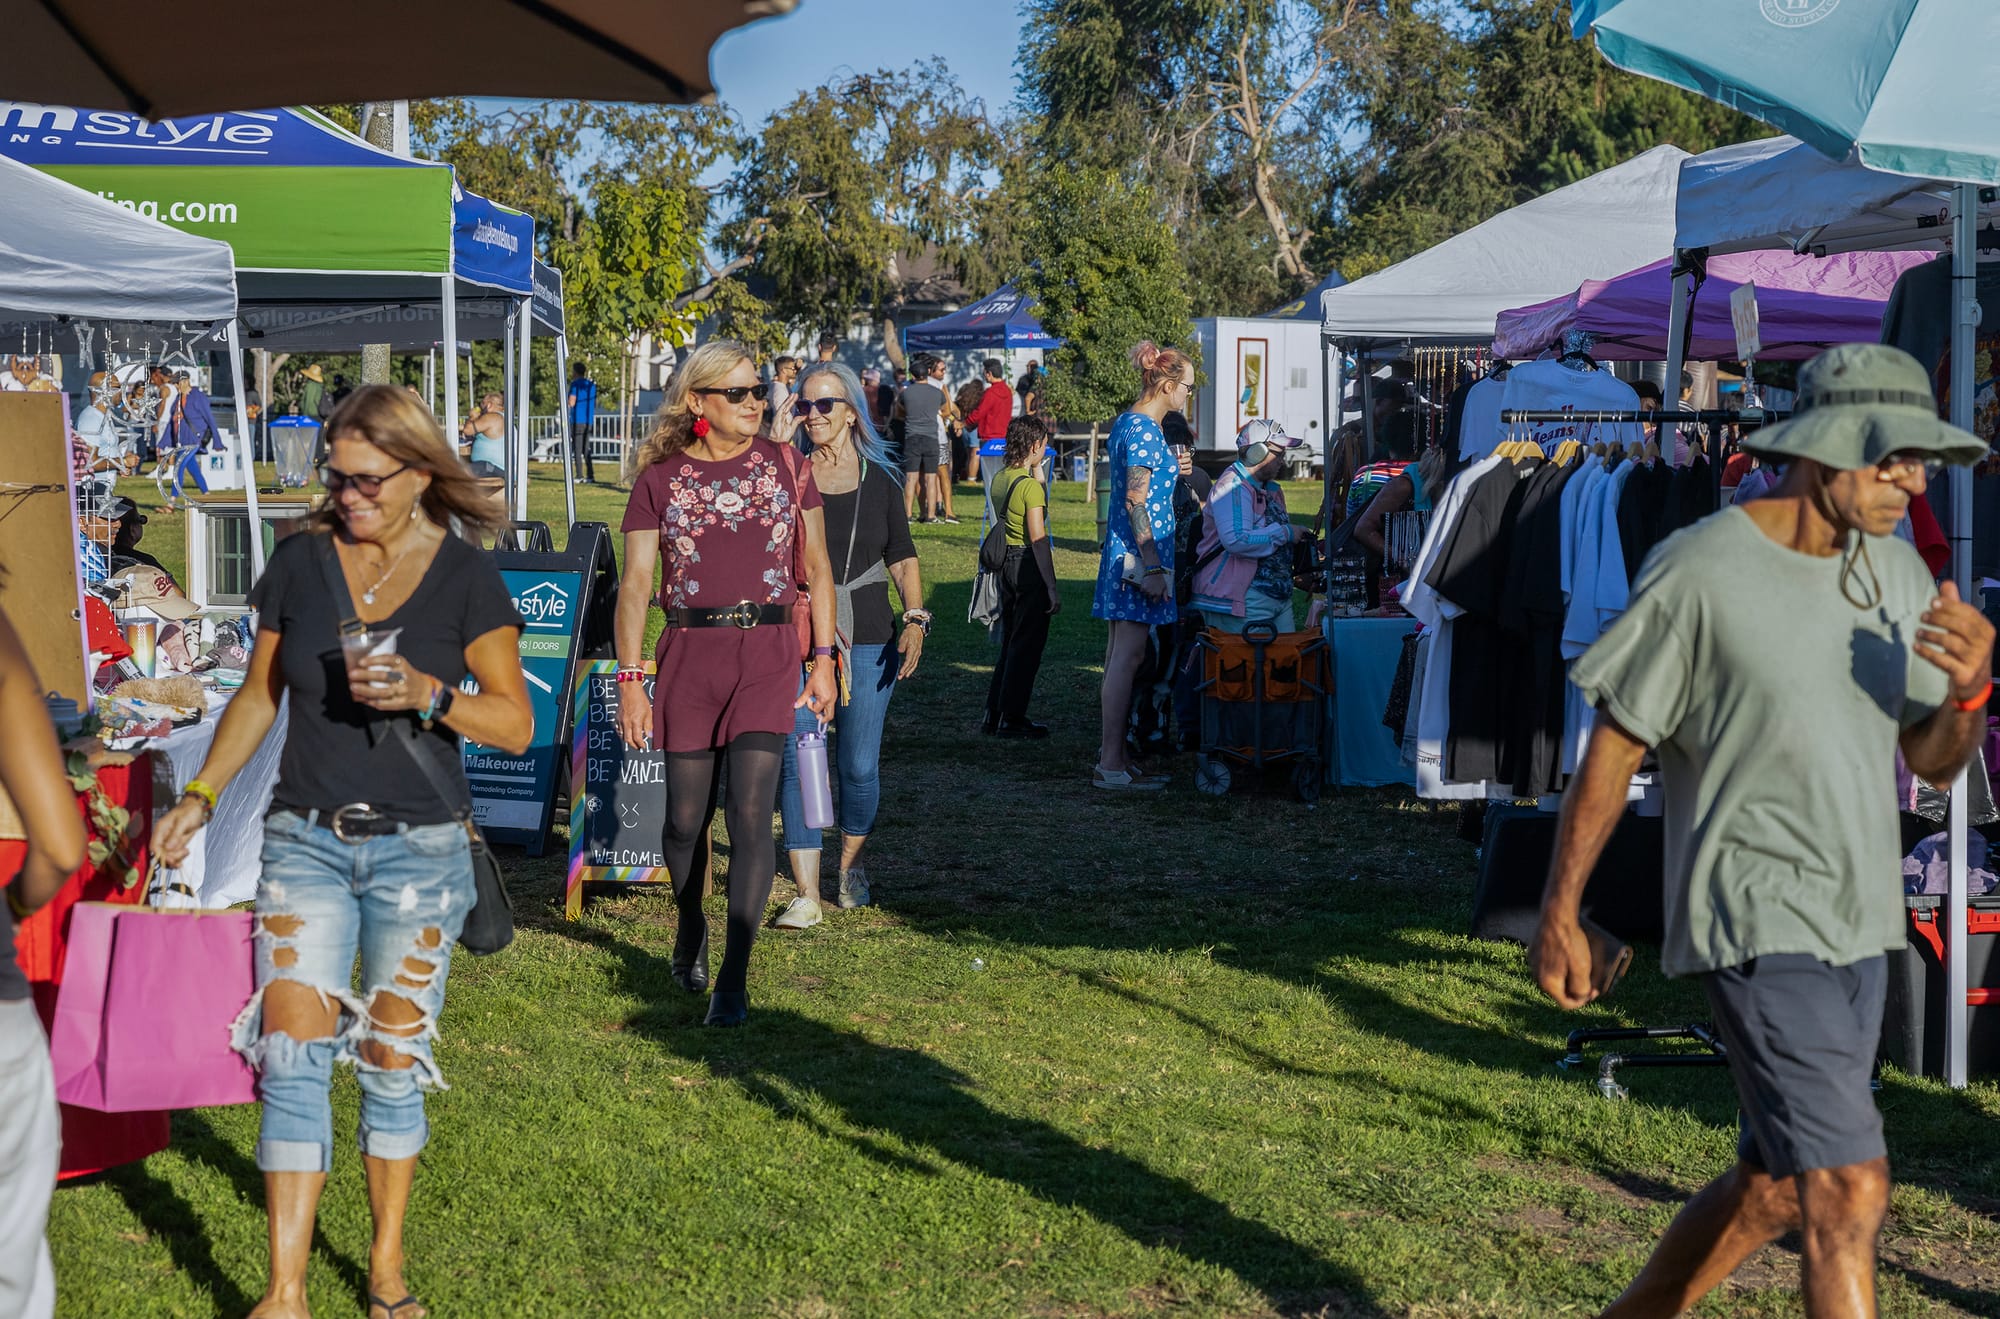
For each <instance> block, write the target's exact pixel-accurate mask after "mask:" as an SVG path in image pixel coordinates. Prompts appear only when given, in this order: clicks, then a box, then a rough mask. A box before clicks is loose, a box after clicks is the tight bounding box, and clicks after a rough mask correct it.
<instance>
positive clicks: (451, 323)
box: [439, 271, 458, 453]
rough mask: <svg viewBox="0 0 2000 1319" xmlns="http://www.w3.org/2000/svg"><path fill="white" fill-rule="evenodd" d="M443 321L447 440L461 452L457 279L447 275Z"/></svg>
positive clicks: (442, 356) (444, 289) (442, 283)
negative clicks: (459, 442)
mask: <svg viewBox="0 0 2000 1319" xmlns="http://www.w3.org/2000/svg"><path fill="white" fill-rule="evenodd" d="M441 295H442V298H443V307H442V309H441V312H440V314H441V315H442V316H443V318H444V327H443V328H444V347H443V349H442V351H441V352H440V353H439V356H440V357H441V358H442V359H443V360H444V438H445V442H446V443H447V444H449V445H451V448H452V452H453V453H456V452H458V277H457V276H456V275H454V274H452V273H451V272H449V271H447V272H445V276H444V279H443V280H442V281H441Z"/></svg>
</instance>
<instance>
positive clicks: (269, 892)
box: [231, 810, 474, 1172]
mask: <svg viewBox="0 0 2000 1319" xmlns="http://www.w3.org/2000/svg"><path fill="white" fill-rule="evenodd" d="M473 894H474V890H473V883H472V853H471V850H470V848H469V847H468V845H467V842H466V838H465V831H464V830H463V829H461V828H460V827H459V826H458V825H456V824H434V825H423V826H417V827H412V828H410V829H408V830H406V831H404V832H402V833H397V834H389V835H387V836H385V837H381V838H365V839H362V840H361V841H359V842H356V843H343V842H341V841H340V840H339V839H338V838H336V837H334V835H333V831H332V830H330V829H327V828H324V827H322V826H319V825H315V824H310V823H308V822H307V820H306V817H304V816H302V815H298V814H296V813H294V812H291V811H282V810H281V811H277V812H274V813H273V814H272V815H271V817H270V818H269V819H268V820H266V821H265V822H264V875H263V878H262V879H261V880H259V881H258V884H257V920H256V939H255V945H256V965H257V992H256V994H255V995H253V996H252V997H251V999H250V1003H249V1005H248V1006H247V1007H245V1008H244V1009H243V1015H242V1016H240V1017H238V1018H237V1019H236V1025H235V1027H234V1032H233V1035H232V1039H231V1043H232V1044H233V1045H234V1046H235V1048H236V1051H237V1052H238V1053H240V1054H242V1055H243V1057H244V1059H245V1060H246V1061H248V1062H249V1064H250V1065H251V1066H252V1067H254V1068H256V1069H257V1072H258V1083H257V1092H258V1096H259V1097H260V1098H261V1099H262V1100H263V1101H264V1113H263V1123H262V1129H261V1131H260V1132H259V1136H258V1141H257V1166H258V1167H259V1168H261V1169H263V1170H264V1171H265V1172H327V1171H330V1170H331V1168H332V1166H333V1109H332V1107H331V1106H330V1105H329V1104H328V1102H327V1090H328V1087H329V1086H331V1085H332V1083H333V1067H334V1064H335V1063H343V1062H344V1063H351V1064H353V1065H354V1068H355V1071H356V1072H357V1073H358V1076H359V1079H360V1082H361V1152H362V1153H363V1154H369V1155H373V1156H374V1157H376V1158H378V1159H407V1158H412V1157H414V1156H415V1155H416V1154H417V1153H418V1152H419V1151H421V1150H422V1149H423V1148H424V1144H425V1142H426V1141H427V1140H428V1139H429V1136H430V1127H429V1125H428V1124H427V1123H426V1122H425V1120H424V1097H423V1091H425V1090H442V1089H444V1088H445V1084H444V1077H443V1076H442V1075H441V1074H440V1073H439V1071H438V1066H437V1062H436V1060H435V1059H433V1058H432V1056H431V1041H432V1040H434V1039H436V1038H437V1017H438V1013H439V1012H440V1011H442V1010H443V1008H444V979H445V972H446V971H447V970H448V969H449V968H450V966H451V947H452V944H453V943H454V942H455V941H456V940H457V938H458V934H459V931H460V930H462V929H463V928H464V927H465V915H466V912H467V911H469V910H470V909H471V907H472V901H473ZM357 952H358V953H359V954H360V956H361V984H362V986H363V990H362V993H361V994H356V993H355V992H354V958H355V954H356V953H357ZM278 980H285V981H291V982H293V983H296V984H303V985H310V986H312V988H314V989H316V990H318V991H319V993H320V996H321V1001H322V1002H325V1001H327V1000H331V1001H332V1002H334V1003H337V1004H339V1006H340V1016H339V1021H338V1024H337V1025H336V1026H335V1028H334V1033H333V1034H332V1035H330V1036H327V1037H325V1038H322V1039H313V1040H296V1039H293V1038H292V1037H291V1036H290V1035H287V1034H284V1033H283V1032H271V1033H268V1034H267V1033H266V1032H265V1030H264V1011H263V1009H264V991H265V989H266V988H267V987H268V986H269V985H270V984H271V983H272V982H273V981H278ZM377 995H386V996H390V997H394V998H400V999H403V1000H405V1001H407V1002H408V1003H410V1004H411V1005H412V1006H414V1007H415V1008H416V1009H417V1011H418V1012H419V1013H420V1014H421V1017H420V1019H419V1020H418V1022H417V1023H416V1024H415V1025H414V1026H399V1025H387V1024H384V1023H382V1022H380V1021H378V1020H377V1019H376V1018H375V1016H374V1015H373V1014H372V1013H371V1012H370V1011H369V1006H370V1004H371V1003H372V1002H373V1001H374V1000H375V998H376V996H377ZM364 1042H372V1043H374V1044H375V1045H377V1046H378V1048H386V1049H388V1050H390V1051H392V1052H394V1053H398V1054H401V1055H403V1056H404V1057H406V1058H409V1059H410V1060H411V1065H410V1066H408V1067H405V1068H385V1067H378V1066H376V1065H374V1064H373V1063H370V1062H369V1061H368V1060H367V1059H366V1058H364V1057H363V1056H362V1053H361V1046H362V1044H363V1043H364Z"/></svg>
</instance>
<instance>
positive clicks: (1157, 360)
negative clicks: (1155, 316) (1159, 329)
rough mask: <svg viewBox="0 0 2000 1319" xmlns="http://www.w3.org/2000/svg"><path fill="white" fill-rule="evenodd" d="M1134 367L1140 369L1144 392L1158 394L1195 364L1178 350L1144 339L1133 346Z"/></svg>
mask: <svg viewBox="0 0 2000 1319" xmlns="http://www.w3.org/2000/svg"><path fill="white" fill-rule="evenodd" d="M1132 365H1133V366H1136V367H1138V368H1139V379H1140V382H1141V383H1142V385H1143V386H1144V390H1143V392H1144V393H1147V394H1156V393H1158V392H1159V391H1160V390H1161V389H1162V388H1163V387H1164V386H1165V385H1166V384H1167V382H1168V381H1170V380H1179V379H1180V378H1181V377H1182V376H1183V375H1185V374H1186V373H1187V369H1188V368H1189V367H1190V366H1192V365H1194V363H1193V361H1192V359H1190V358H1189V357H1188V355H1187V354H1186V353H1184V352H1181V351H1180V350H1179V349H1177V348H1162V347H1160V346H1159V345H1158V344H1156V343H1154V342H1153V341H1152V340H1151V339H1143V340H1141V341H1140V342H1139V343H1137V344H1135V345H1133V348H1132Z"/></svg>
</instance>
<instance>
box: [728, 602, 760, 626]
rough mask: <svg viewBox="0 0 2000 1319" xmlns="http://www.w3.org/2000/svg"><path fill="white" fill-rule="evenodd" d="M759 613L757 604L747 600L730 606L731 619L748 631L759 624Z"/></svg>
mask: <svg viewBox="0 0 2000 1319" xmlns="http://www.w3.org/2000/svg"><path fill="white" fill-rule="evenodd" d="M757 613H758V610H757V606H756V605H753V604H751V603H750V602H749V601H748V600H745V601H743V602H742V603H741V604H735V605H731V606H730V607H729V621H730V622H732V623H734V624H736V626H738V627H740V628H742V629H743V630H744V631H745V632H748V631H749V630H750V629H751V628H753V627H756V626H757Z"/></svg>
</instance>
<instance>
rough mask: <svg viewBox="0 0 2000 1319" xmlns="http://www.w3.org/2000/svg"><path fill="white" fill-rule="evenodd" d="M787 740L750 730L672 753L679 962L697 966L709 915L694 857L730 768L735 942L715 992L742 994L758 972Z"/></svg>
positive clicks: (668, 846)
mask: <svg viewBox="0 0 2000 1319" xmlns="http://www.w3.org/2000/svg"><path fill="white" fill-rule="evenodd" d="M784 748H785V739H784V738H782V737H781V736H779V735H778V734H776V733H744V734H742V735H741V736H739V737H737V738H736V739H735V740H734V741H732V742H731V743H730V744H729V745H728V747H726V748H724V749H723V750H720V751H674V752H669V753H668V754H667V831H666V836H665V838H664V839H663V840H662V847H661V850H662V851H664V852H665V853H666V857H667V873H668V874H669V875H671V876H672V877H673V882H674V905H675V906H677V907H679V908H680V931H679V933H678V934H677V935H676V936H675V938H674V960H675V961H676V962H686V961H692V960H693V958H694V955H695V950H696V949H697V948H699V947H700V945H701V943H702V941H703V940H704V939H706V938H707V937H708V918H707V917H706V916H704V915H703V914H702V910H701V890H702V884H701V878H702V877H701V876H698V875H695V874H692V873H691V872H692V870H693V867H694V854H695V850H696V847H697V845H698V844H699V843H700V842H701V835H702V831H703V830H705V829H706V828H708V822H709V820H710V819H711V818H712V817H713V816H714V814H715V796H716V782H717V779H718V778H719V777H720V775H721V773H722V766H723V762H724V760H725V758H726V759H727V761H728V764H729V776H728V788H727V791H726V792H725V793H724V799H723V819H724V821H725V822H726V823H727V824H728V826H729V939H728V942H727V943H725V944H724V945H723V952H722V965H721V967H720V968H718V969H717V971H716V974H715V982H714V983H715V988H716V989H718V990H721V991H723V992H725V993H740V992H742V990H743V986H744V982H745V980H746V979H747V978H748V976H749V972H750V945H751V944H752V943H753V942H754V941H755V940H756V938H757V927H758V926H759V925H761V924H762V923H763V921H764V908H765V907H766V906H767V905H769V903H770V901H771V881H772V879H773V877H774V876H775V875H776V873H777V868H778V848H777V844H776V843H775V842H773V841H772V838H771V813H772V812H773V811H775V810H777V808H778V773H779V770H780V768H781V767H782V766H783V764H784Z"/></svg>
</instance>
